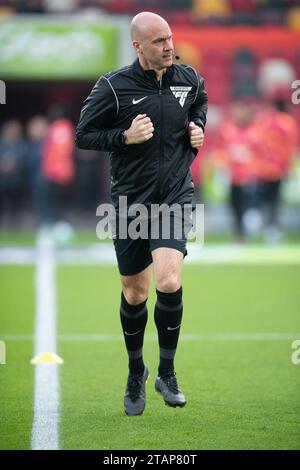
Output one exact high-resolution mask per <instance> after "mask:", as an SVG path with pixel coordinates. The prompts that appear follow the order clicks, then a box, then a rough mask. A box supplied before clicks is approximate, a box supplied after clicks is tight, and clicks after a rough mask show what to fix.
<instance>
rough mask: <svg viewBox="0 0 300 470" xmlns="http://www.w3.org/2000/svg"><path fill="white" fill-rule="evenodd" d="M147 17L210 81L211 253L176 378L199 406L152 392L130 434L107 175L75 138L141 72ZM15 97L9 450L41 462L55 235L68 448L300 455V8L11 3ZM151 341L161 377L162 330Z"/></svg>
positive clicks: (193, 278) (6, 278)
mask: <svg viewBox="0 0 300 470" xmlns="http://www.w3.org/2000/svg"><path fill="white" fill-rule="evenodd" d="M143 10H149V11H153V12H157V13H158V14H161V15H162V16H164V17H165V18H166V19H167V20H168V21H169V23H170V25H171V28H172V30H173V34H174V44H175V48H176V54H178V55H179V56H180V62H182V63H188V64H190V65H192V66H194V67H195V68H196V69H197V70H199V72H200V73H201V74H202V75H203V76H204V78H205V81H206V88H207V91H208V95H209V115H208V124H207V129H206V133H205V144H204V146H203V148H202V149H201V150H200V152H199V153H198V156H197V158H196V159H195V161H194V163H193V167H192V172H193V177H194V182H195V189H196V191H195V201H196V202H203V203H204V204H205V245H204V249H203V252H201V253H200V254H199V250H198V251H197V248H195V249H191V253H190V263H191V264H187V266H186V268H185V278H184V282H185V285H186V288H185V289H186V290H185V292H186V310H185V311H186V320H185V321H186V323H185V326H184V330H183V341H182V346H181V349H180V351H179V354H178V365H177V370H178V375H179V376H180V377H182V382H183V383H182V388H184V390H186V393H187V395H188V396H189V395H190V396H191V403H189V407H187V408H186V410H184V412H183V413H181V411H180V410H169V409H163V408H162V404H161V403H160V402H159V400H158V399H155V397H154V396H152V395H154V393H153V390H152V391H151V392H150V391H149V392H148V395H149V405H148V407H147V410H146V412H145V415H144V417H143V419H144V421H143V420H141V421H140V422H138V423H137V424H136V425H135V427H134V429H133V426H132V424H131V423H130V422H128V421H126V420H125V418H123V417H122V418H121V415H122V394H123V388H124V387H125V378H126V357H125V354H124V348H123V344H122V341H121V336H120V334H121V330H120V327H119V323H118V322H119V320H118V314H117V312H118V299H119V293H118V292H119V285H118V276H117V271H116V268H115V267H114V268H112V267H111V266H110V264H113V263H114V255H113V253H112V252H110V251H109V248H107V247H106V246H105V247H104V249H102V248H103V245H102V244H101V243H100V242H99V240H98V239H97V237H96V232H95V230H96V224H97V221H98V220H97V217H96V207H97V206H98V204H100V203H102V202H108V201H109V181H110V176H109V164H108V158H107V156H106V155H104V154H103V153H101V152H91V151H83V150H79V149H77V148H75V146H74V128H75V126H76V124H77V122H78V118H79V113H80V109H81V107H82V104H83V101H84V99H85V98H86V96H87V95H88V94H89V92H90V90H91V88H92V86H93V84H94V83H95V81H96V80H97V78H98V77H99V76H100V75H101V74H103V73H105V72H108V71H110V70H112V69H115V68H118V67H121V66H123V65H126V64H128V63H131V62H132V61H133V60H134V58H135V57H134V52H133V50H132V48H131V44H130V38H129V32H128V26H129V22H130V19H131V17H132V16H133V15H134V14H136V13H138V12H139V11H143ZM0 80H2V81H3V82H4V83H5V86H6V100H5V101H6V103H5V104H0V245H1V246H0V311H1V315H0V340H2V341H4V342H5V344H6V349H7V354H6V356H7V364H6V365H0V393H1V408H0V428H1V432H0V448H1V449H6V448H9V449H22V448H30V446H31V445H32V441H31V430H32V422H33V415H34V409H35V402H34V383H35V379H34V372H33V366H32V365H31V364H30V359H31V358H32V356H33V355H34V350H35V351H36V349H35V348H34V341H35V337H34V332H35V331H36V330H35V325H36V320H35V312H36V310H37V307H36V303H37V302H38V295H41V294H40V293H39V287H38V282H36V283H34V279H35V271H34V265H35V262H36V261H37V264H39V261H38V254H37V253H38V252H37V251H36V250H35V248H34V245H35V241H36V233H37V230H38V229H42V231H39V233H40V234H41V233H44V234H45V233H46V235H49V234H51V239H52V238H54V240H55V241H57V242H58V245H62V246H59V247H58V248H57V249H56V250H55V248H53V246H52V245H51V247H50V248H51V250H54V251H51V254H52V255H53V257H54V258H55V260H56V261H57V268H56V269H57V272H56V278H55V279H56V281H55V285H56V287H54V289H56V290H57V305H56V307H57V308H55V310H56V311H57V342H58V347H57V352H58V354H59V355H60V356H62V357H63V359H64V361H65V364H64V365H63V366H59V367H61V372H60V382H61V383H60V387H61V396H60V401H61V417H60V423H61V425H60V443H59V446H60V447H61V448H97V449H122V448H124V449H125V448H126V449H133V448H135V449H137V448H145V449H168V448H169V449H203V448H231V449H232V448H244V449H246V448H248V449H250V448H255V449H260V448H274V449H276V448H277V449H278V448H287V449H289V448H298V449H299V443H300V427H299V411H300V403H299V401H300V399H299V396H300V395H299V387H300V376H299V372H300V365H298V367H297V366H296V365H295V364H294V365H293V364H292V363H291V360H290V356H291V354H292V349H291V342H292V341H293V340H294V339H297V338H298V339H300V333H299V332H300V312H299V306H300V298H299V264H300V248H299V241H300V160H299V154H300V140H299V134H300V133H299V130H300V129H299V128H300V91H298V90H300V81H299V80H300V1H299V0H159V1H158V0H143V1H140V0H28V1H25V0H15V1H13V0H0ZM297 91H298V93H297ZM2 101H3V97H2ZM43 231H44V232H43ZM48 241H49V239H48ZM12 245H13V246H12ZM72 250H73V251H72ZM38 272H39V271H37V273H38ZM52 287H53V286H52ZM42 292H44V291H42ZM103 292H106V293H107V296H106V297H105V298H103ZM44 294H45V292H44ZM45 302H46V303H47V302H48V297H47V296H46V298H45ZM151 302H152V303H151ZM151 306H153V299H152V298H151V299H150V309H149V312H150V311H151ZM192 333H193V334H192ZM148 335H149V336H147V337H146V356H148V357H149V360H148V362H149V365H150V367H151V368H152V376H154V373H155V372H154V371H155V367H156V356H157V351H156V349H155V352H153V351H154V347H156V345H155V342H154V341H153V337H154V335H155V328H154V324H153V322H152V324H151V325H150V326H149V332H148ZM154 345H155V346H154ZM53 352H54V351H53ZM195 357H197V363H199V367H198V365H197V367H196V366H195V365H194V364H193V358H195ZM104 358H105V359H104ZM0 359H1V358H0ZM0 362H1V360H0ZM116 364H118V365H120V370H119V369H116ZM55 367H56V366H55ZM114 372H115V373H114ZM150 383H151V380H150ZM152 386H153V382H152V384H151V387H152ZM152 388H153V387H152ZM120 390H121V392H120ZM195 392H196V393H195ZM195 395H196V397H195ZM182 411H183V410H182ZM158 413H159V416H160V418H161V421H160V423H158V422H157V415H158ZM170 416H172V430H170V425H169V422H170ZM145 428H146V429H147V430H148V431H147V434H145V432H144V429H145Z"/></svg>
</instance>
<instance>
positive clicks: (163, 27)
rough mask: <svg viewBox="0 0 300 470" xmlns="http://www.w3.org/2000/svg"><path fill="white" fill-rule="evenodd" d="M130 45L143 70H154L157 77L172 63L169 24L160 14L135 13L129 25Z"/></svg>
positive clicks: (171, 41) (172, 49)
mask: <svg viewBox="0 0 300 470" xmlns="http://www.w3.org/2000/svg"><path fill="white" fill-rule="evenodd" d="M130 33H131V39H132V45H133V47H134V49H135V50H136V53H137V56H138V59H139V62H140V65H141V66H142V68H143V69H144V70H151V69H153V70H155V72H156V76H157V79H158V80H159V77H160V76H161V75H162V74H163V73H164V72H165V71H166V69H167V67H171V66H172V64H173V55H174V48H173V40H172V31H171V29H170V26H169V25H168V23H167V22H166V20H164V19H163V18H162V17H161V16H159V15H156V14H155V13H150V12H149V11H143V12H141V13H139V14H138V15H136V16H135V17H134V18H133V20H132V22H131V25H130Z"/></svg>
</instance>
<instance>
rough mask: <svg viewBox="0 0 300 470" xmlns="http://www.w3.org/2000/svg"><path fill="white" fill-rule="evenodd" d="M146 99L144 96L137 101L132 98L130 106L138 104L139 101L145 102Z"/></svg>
mask: <svg viewBox="0 0 300 470" xmlns="http://www.w3.org/2000/svg"><path fill="white" fill-rule="evenodd" d="M146 98H148V96H144V97H143V98H140V99H139V100H136V99H135V98H133V100H132V104H138V103H140V102H141V101H143V100H145V99H146Z"/></svg>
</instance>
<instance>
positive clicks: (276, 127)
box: [256, 97, 298, 242]
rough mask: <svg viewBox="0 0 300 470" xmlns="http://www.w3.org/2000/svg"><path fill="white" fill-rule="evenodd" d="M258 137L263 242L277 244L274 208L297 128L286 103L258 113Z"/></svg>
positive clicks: (280, 101)
mask: <svg viewBox="0 0 300 470" xmlns="http://www.w3.org/2000/svg"><path fill="white" fill-rule="evenodd" d="M256 121H257V125H258V127H259V129H260V133H261V152H260V155H261V161H260V174H261V180H262V184H261V188H262V191H261V195H262V205H263V207H264V208H265V209H266V228H265V238H266V241H268V242H277V241H279V240H280V238H281V234H280V231H279V229H278V220H277V214H278V206H279V201H280V189H281V183H282V181H283V180H284V179H285V178H286V177H287V175H288V173H289V170H290V167H291V164H292V161H293V159H294V158H295V156H296V152H297V141H298V134H297V124H296V120H295V119H294V118H293V117H292V116H291V115H290V114H289V113H288V105H287V100H286V99H284V97H282V98H280V97H278V99H276V100H275V101H274V103H273V106H270V107H266V108H265V109H263V110H262V111H260V112H259V113H258V115H257V118H256Z"/></svg>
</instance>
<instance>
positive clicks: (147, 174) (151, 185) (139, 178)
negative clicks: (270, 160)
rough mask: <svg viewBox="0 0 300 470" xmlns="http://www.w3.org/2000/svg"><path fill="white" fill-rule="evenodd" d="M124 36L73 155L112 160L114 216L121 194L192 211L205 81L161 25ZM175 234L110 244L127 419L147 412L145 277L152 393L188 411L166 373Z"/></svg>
mask: <svg viewBox="0 0 300 470" xmlns="http://www.w3.org/2000/svg"><path fill="white" fill-rule="evenodd" d="M131 38H132V45H133V47H134V49H135V50H136V53H137V59H136V61H135V62H134V63H133V64H132V65H129V66H127V67H124V68H122V69H120V70H116V71H113V72H110V73H108V74H106V75H103V76H102V77H100V79H99V80H98V81H97V83H96V85H95V86H94V88H93V90H92V92H91V94H90V95H89V97H88V98H87V99H86V101H85V103H84V106H83V109H82V111H81V116H80V121H79V124H78V127H77V134H76V142H77V145H78V147H80V148H84V149H93V150H104V151H108V152H110V161H111V199H112V202H113V204H114V207H115V209H116V213H117V214H118V215H119V216H120V213H121V209H120V197H121V196H123V197H124V196H126V198H127V203H128V205H129V206H134V205H136V204H143V207H146V208H149V209H150V208H152V207H153V205H155V204H158V205H162V204H166V205H167V206H168V207H169V206H172V205H173V204H178V205H179V206H180V207H183V206H184V205H185V204H190V203H191V201H192V196H193V191H194V190H193V182H192V178H191V172H190V169H189V167H190V165H191V163H192V161H193V159H194V158H195V155H196V154H197V150H198V149H199V148H200V147H201V146H202V144H203V139H204V134H203V131H204V127H205V124H206V112H207V94H206V91H205V89H204V81H203V78H202V77H201V76H200V75H199V74H198V73H197V72H196V71H195V70H194V69H193V68H192V67H190V66H188V65H181V64H180V65H179V64H173V58H174V47H173V40H172V32H171V29H170V27H169V25H168V23H167V22H166V21H165V20H164V19H163V18H161V17H160V16H158V15H156V14H153V13H150V12H143V13H139V14H138V15H136V16H135V17H134V18H133V20H132V22H131ZM120 217H121V216H120ZM171 220H173V219H172V217H171ZM151 223H152V224H153V220H152V219H151V220H150V225H151ZM173 223H174V220H173ZM148 228H149V227H148ZM175 232H176V231H175V230H174V229H173V230H170V234H169V236H164V235H163V234H162V233H161V232H159V235H158V236H155V237H154V236H152V233H151V230H148V232H147V234H148V236H147V237H146V238H145V237H140V238H137V239H136V238H134V239H133V238H130V236H128V237H123V236H121V233H120V231H118V230H117V233H116V235H115V237H114V246H115V251H116V256H117V261H118V268H119V272H120V279H121V284H122V293H121V306H120V317H121V324H122V329H123V333H124V339H125V344H126V349H127V352H128V357H129V375H128V380H127V385H126V391H125V399H124V408H125V412H126V414H127V415H131V416H132V415H140V414H142V413H143V411H144V409H145V404H146V396H145V384H146V380H147V378H148V375H149V372H148V368H147V366H146V365H145V364H144V360H143V342H144V332H145V327H146V323H147V299H148V295H149V289H150V285H151V280H152V275H153V273H154V278H155V286H156V294H157V300H156V305H155V311H154V319H155V324H156V327H157V332H158V343H159V366H158V375H157V378H156V380H155V389H156V391H157V392H159V393H160V394H161V395H162V397H163V399H164V401H165V403H166V404H167V405H169V406H172V407H176V406H179V407H182V406H184V405H185V404H186V399H185V397H184V395H183V393H182V391H181V390H180V388H179V386H178V382H177V378H176V375H175V371H174V357H175V353H176V349H177V343H178V338H179V332H180V326H181V322H182V311H183V304H182V286H181V271H182V265H183V259H184V257H185V255H186V254H187V252H186V236H185V235H183V236H177V235H176V233H175Z"/></svg>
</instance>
